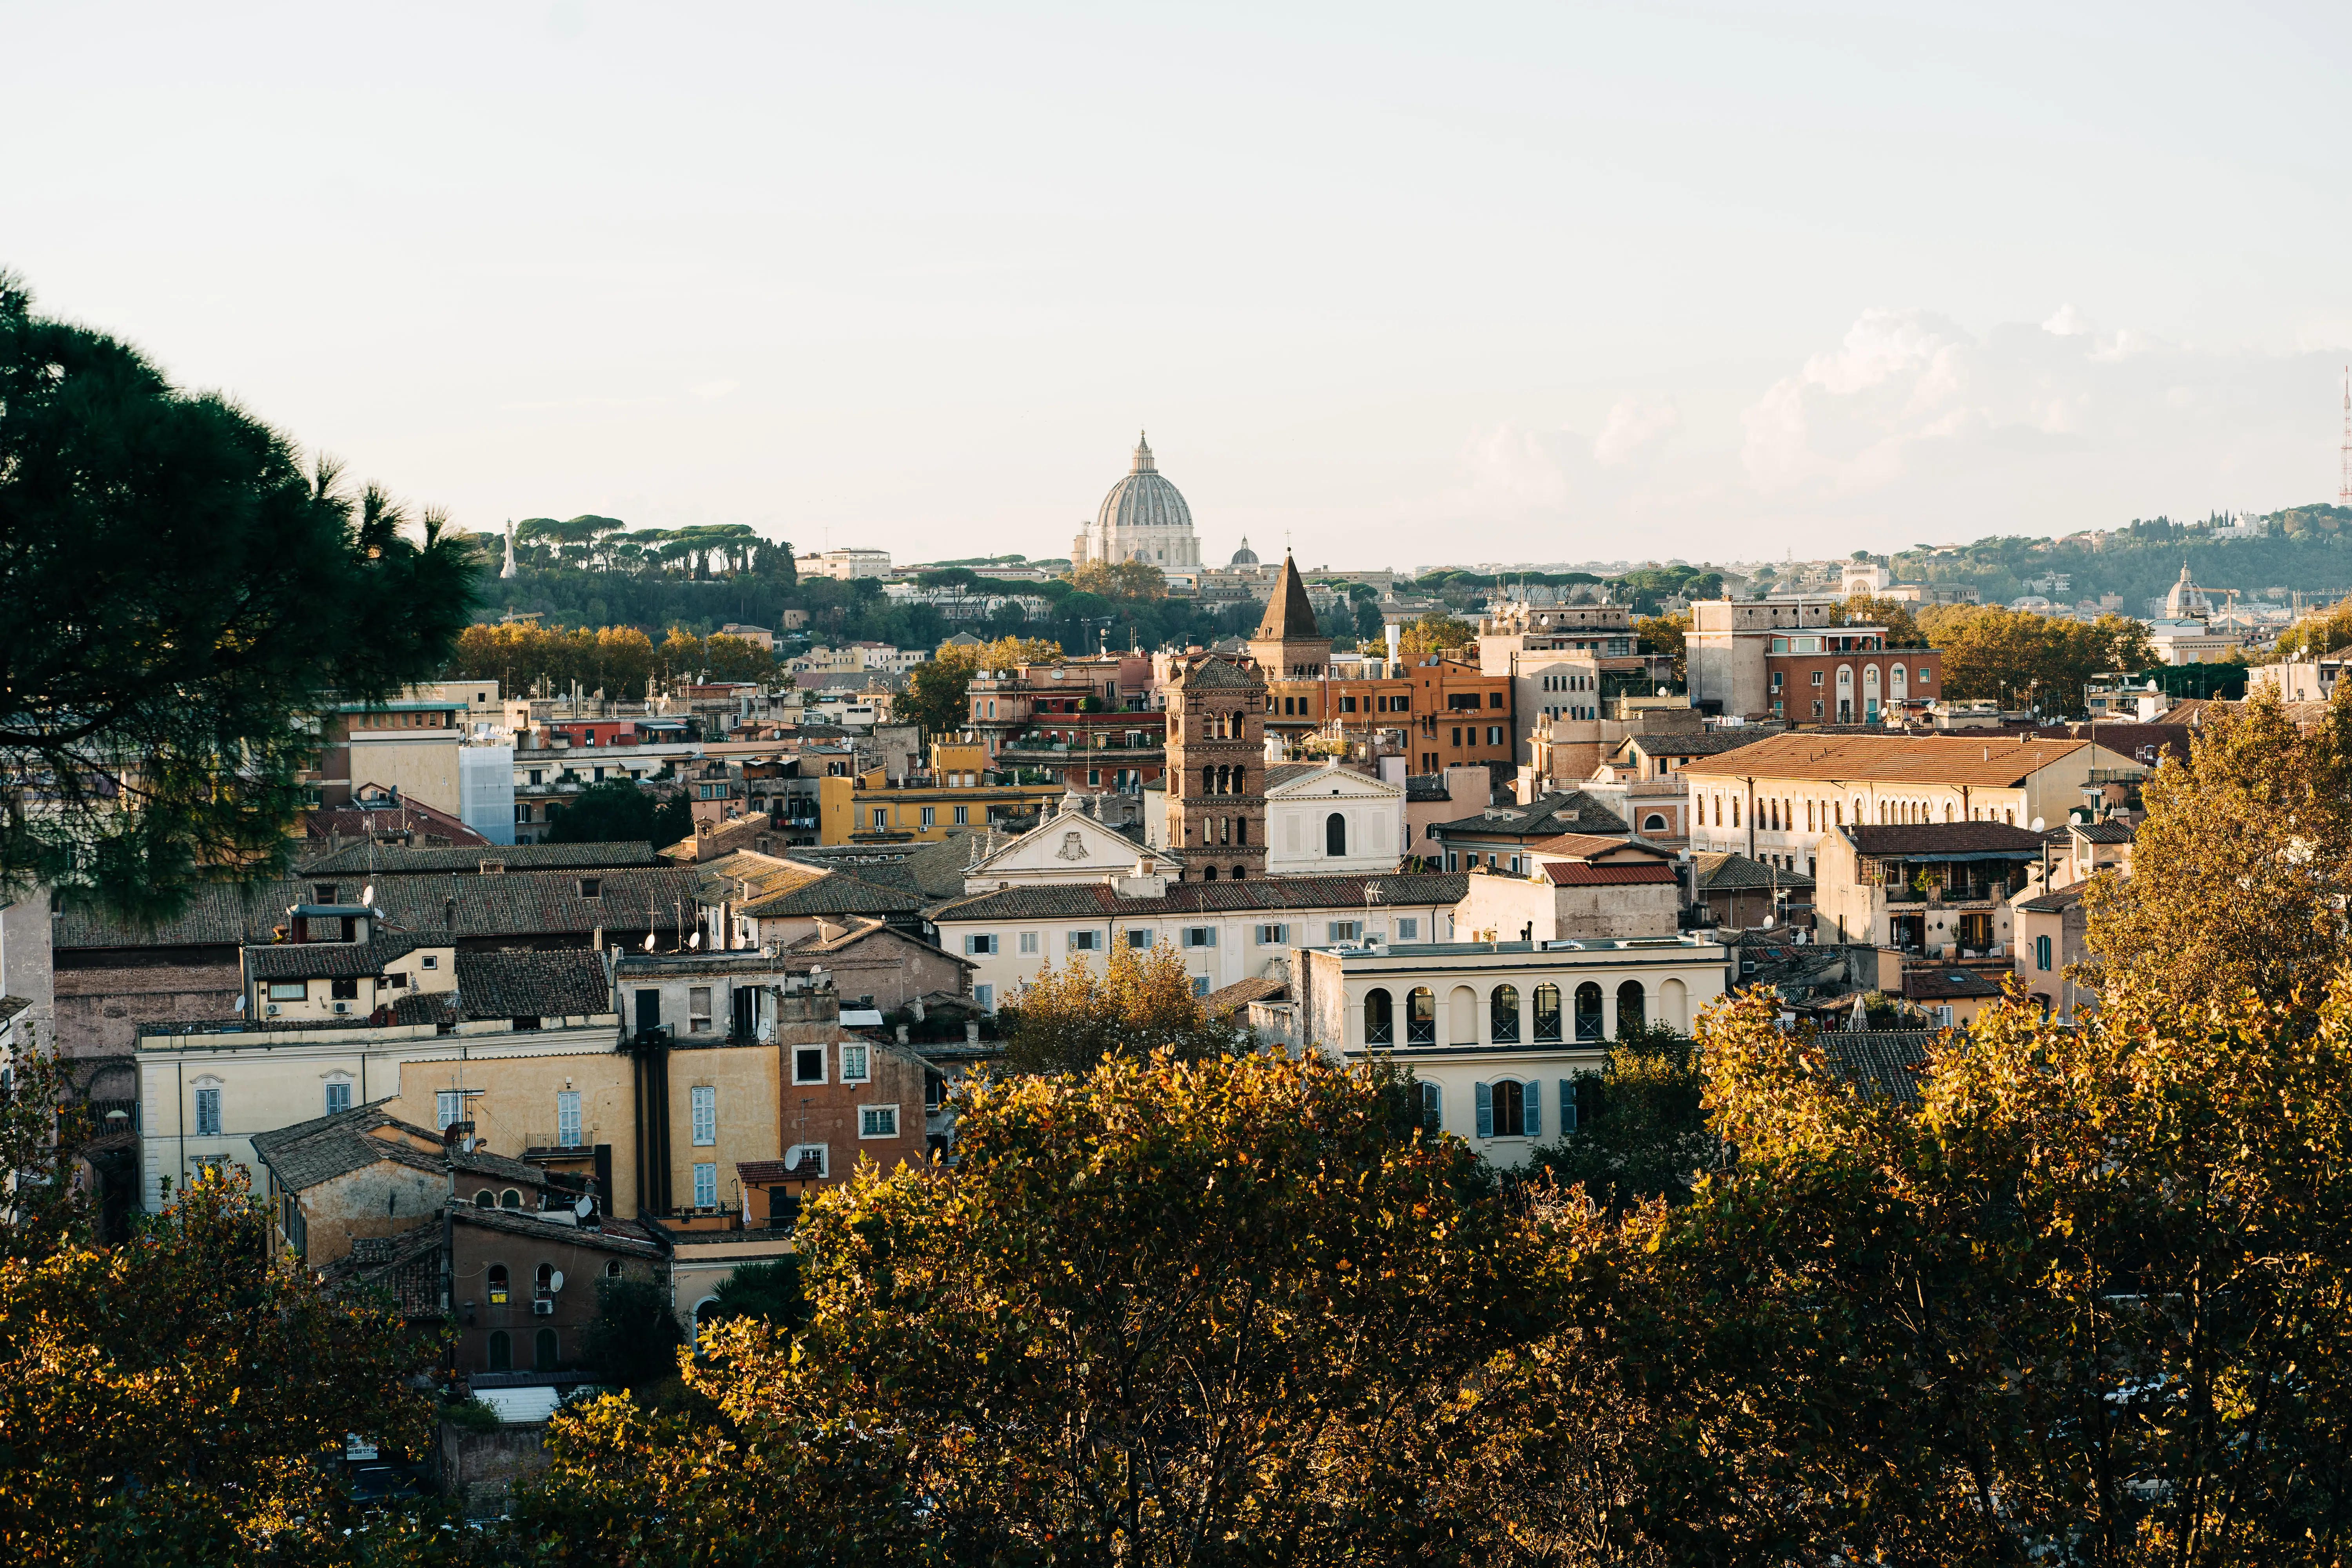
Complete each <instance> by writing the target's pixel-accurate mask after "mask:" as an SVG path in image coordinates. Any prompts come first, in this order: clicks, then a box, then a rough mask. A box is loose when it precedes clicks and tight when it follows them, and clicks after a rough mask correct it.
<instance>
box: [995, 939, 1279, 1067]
mask: <svg viewBox="0 0 2352 1568" xmlns="http://www.w3.org/2000/svg"><path fill="white" fill-rule="evenodd" d="M1112 937H1113V941H1112V945H1111V949H1110V952H1108V954H1107V955H1106V956H1105V958H1104V960H1103V965H1102V967H1101V968H1100V969H1097V968H1096V967H1095V966H1094V965H1093V964H1091V963H1087V961H1086V960H1085V959H1083V958H1074V959H1072V960H1071V961H1070V962H1069V963H1067V964H1066V965H1065V966H1063V967H1062V968H1060V969H1056V968H1055V967H1054V965H1053V964H1052V963H1050V962H1048V963H1046V964H1045V965H1044V967H1042V968H1041V969H1039V971H1038V972H1037V978H1036V979H1034V980H1033V981H1031V982H1030V983H1029V984H1027V985H1026V986H1024V987H1023V988H1022V990H1021V993H1020V994H1019V995H1017V996H1016V997H1014V998H1013V1000H1012V1001H1011V1002H1010V1003H1009V1004H1008V1005H1007V1006H1006V1009H1005V1011H1006V1014H1007V1015H1008V1017H1007V1027H1008V1030H1009V1034H1008V1037H1007V1039H1006V1042H1005V1047H1004V1065H1005V1066H1006V1067H1007V1068H1010V1069H1012V1070H1013V1071H1014V1072H1033V1073H1034V1072H1045V1073H1052V1072H1086V1071H1087V1070H1089V1069H1091V1068H1093V1067H1094V1065H1095V1064H1096V1063H1097V1062H1099V1061H1101V1060H1103V1059H1104V1058H1107V1057H1112V1056H1126V1057H1135V1058H1142V1057H1148V1056H1150V1055H1151V1054H1152V1053H1153V1052H1155V1051H1167V1052H1170V1053H1171V1054H1172V1055H1173V1056H1174V1057H1175V1058H1176V1059H1177V1060H1179V1061H1198V1060H1201V1059H1203V1058H1209V1057H1215V1056H1223V1055H1225V1054H1227V1053H1229V1052H1232V1051H1234V1050H1237V1049H1240V1048H1241V1047H1243V1045H1244V1043H1245V1041H1246V1038H1247V1032H1246V1031H1245V1030H1244V1029H1242V1028H1239V1027H1237V1026H1234V1024H1233V1023H1231V1022H1230V1021H1228V1020H1225V1019H1221V1018H1213V1017H1211V1016H1209V1013H1208V1010H1207V1009H1206V1008H1205V1007H1203V1006H1202V1003H1201V996H1200V994H1199V993H1198V992H1196V991H1195V990H1194V988H1193V983H1192V973H1191V972H1190V971H1189V970H1187V969H1186V968H1185V965H1184V959H1183V955H1182V954H1181V953H1180V952H1178V951H1177V950H1176V949H1174V948H1172V947H1166V946H1158V947H1152V948H1149V949H1146V950H1143V951H1140V952H1139V951H1137V950H1136V949H1134V948H1130V947H1129V946H1128V945H1127V943H1126V933H1125V932H1124V931H1114V932H1113V933H1112Z"/></svg>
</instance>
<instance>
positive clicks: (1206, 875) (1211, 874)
mask: <svg viewBox="0 0 2352 1568" xmlns="http://www.w3.org/2000/svg"><path fill="white" fill-rule="evenodd" d="M1216 879H1217V868H1215V867H1214V866H1212V867H1210V868H1208V869H1207V870H1205V871H1203V872H1202V873H1201V880H1202V881H1203V882H1213V881H1215V880H1216Z"/></svg>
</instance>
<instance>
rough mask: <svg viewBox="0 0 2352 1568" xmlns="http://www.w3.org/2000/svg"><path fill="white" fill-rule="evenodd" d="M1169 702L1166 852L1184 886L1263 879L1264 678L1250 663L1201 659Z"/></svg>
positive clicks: (1182, 675)
mask: <svg viewBox="0 0 2352 1568" xmlns="http://www.w3.org/2000/svg"><path fill="white" fill-rule="evenodd" d="M1161 690H1162V692H1163V693H1164V694H1165V695H1166V697H1167V700H1168V776H1167V780H1166V783H1167V785H1168V847H1170V848H1171V849H1172V850H1174V851H1175V852H1176V853H1177V854H1178V855H1180V856H1181V857H1183V860H1184V868H1183V874H1182V875H1183V879H1184V880H1185V881H1188V882H1213V881H1221V880H1228V879H1230V880H1236V881H1238V880H1242V879H1252V878H1258V877H1263V876H1265V675H1264V674H1263V673H1262V672H1261V671H1260V670H1259V669H1258V668H1257V666H1256V665H1255V663H1254V662H1252V661H1250V660H1248V659H1234V658H1225V657H1223V656H1222V655H1218V654H1204V655H1200V656H1197V657H1195V658H1192V659H1191V660H1190V661H1188V662H1187V663H1185V664H1184V665H1182V666H1181V668H1178V670H1177V671H1176V672H1175V673H1174V675H1173V676H1171V679H1169V680H1168V681H1167V682H1166V683H1165V684H1164V685H1163V686H1162V687H1161Z"/></svg>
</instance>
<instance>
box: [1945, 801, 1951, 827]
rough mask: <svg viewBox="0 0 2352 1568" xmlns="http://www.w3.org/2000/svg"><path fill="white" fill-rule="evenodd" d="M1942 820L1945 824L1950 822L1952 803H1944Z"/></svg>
mask: <svg viewBox="0 0 2352 1568" xmlns="http://www.w3.org/2000/svg"><path fill="white" fill-rule="evenodd" d="M1944 820H1945V821H1946V822H1949V821H1951V820H1952V803H1951V802H1950V801H1946V802H1945V803H1944Z"/></svg>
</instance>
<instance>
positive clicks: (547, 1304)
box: [530, 1300, 555, 1318]
mask: <svg viewBox="0 0 2352 1568" xmlns="http://www.w3.org/2000/svg"><path fill="white" fill-rule="evenodd" d="M530 1315H531V1316H532V1317H534V1318H551V1317H553V1316H555V1303H554V1302H552V1301H550V1300H537V1301H533V1302H532V1303H531V1304H530Z"/></svg>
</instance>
